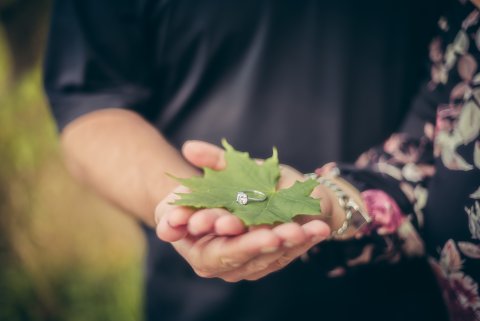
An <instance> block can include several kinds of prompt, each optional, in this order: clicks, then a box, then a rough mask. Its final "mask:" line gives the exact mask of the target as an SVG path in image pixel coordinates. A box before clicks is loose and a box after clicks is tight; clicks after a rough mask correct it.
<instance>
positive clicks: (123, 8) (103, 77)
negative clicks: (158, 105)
mask: <svg viewBox="0 0 480 321" xmlns="http://www.w3.org/2000/svg"><path fill="white" fill-rule="evenodd" d="M137 3H139V1H131V0H119V1H114V0H106V1H95V0H57V1H55V2H54V6H53V13H52V20H51V26H50V33H49V41H48V45H47V51H46V57H45V66H44V88H45V92H46V94H47V97H48V100H49V103H50V106H51V109H52V113H53V116H54V118H55V120H56V122H57V125H58V128H59V130H62V129H63V128H64V127H65V126H66V125H67V124H68V123H69V122H71V121H72V120H74V119H76V118H77V117H79V116H82V115H84V114H86V113H89V112H91V111H95V110H99V109H104V108H112V107H115V108H129V109H132V110H136V111H138V112H139V113H142V112H143V109H144V108H145V104H146V102H147V100H148V99H149V97H150V96H151V90H150V86H149V84H148V80H149V72H148V70H149V66H148V64H149V55H148V48H147V42H146V39H145V34H146V33H145V32H144V30H143V29H144V27H143V26H144V24H143V23H142V22H141V21H142V19H141V7H140V6H139V5H137Z"/></svg>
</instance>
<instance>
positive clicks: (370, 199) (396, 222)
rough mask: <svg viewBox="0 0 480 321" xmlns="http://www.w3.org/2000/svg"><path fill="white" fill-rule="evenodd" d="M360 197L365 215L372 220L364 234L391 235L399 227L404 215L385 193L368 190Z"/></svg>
mask: <svg viewBox="0 0 480 321" xmlns="http://www.w3.org/2000/svg"><path fill="white" fill-rule="evenodd" d="M361 196H362V199H363V201H364V203H365V206H366V210H367V213H368V214H369V215H370V217H371V218H372V223H370V225H368V226H367V227H366V231H365V232H366V233H371V232H373V231H376V232H377V234H380V235H385V234H391V233H393V232H395V231H396V230H397V229H398V228H399V227H400V225H401V224H402V222H403V220H404V219H405V215H404V214H403V213H402V211H401V210H400V208H399V207H398V205H397V203H396V202H395V201H394V200H393V198H391V197H390V196H389V195H388V194H387V193H385V192H384V191H381V190H377V189H370V190H366V191H364V192H362V193H361Z"/></svg>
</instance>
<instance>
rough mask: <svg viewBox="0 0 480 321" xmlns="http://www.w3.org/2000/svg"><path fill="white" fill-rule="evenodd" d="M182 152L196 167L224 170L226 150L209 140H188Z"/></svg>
mask: <svg viewBox="0 0 480 321" xmlns="http://www.w3.org/2000/svg"><path fill="white" fill-rule="evenodd" d="M182 154H183V156H184V157H185V158H186V159H187V161H188V162H190V163H191V164H193V165H194V166H196V167H208V168H211V169H214V170H222V169H224V168H225V166H226V163H225V157H224V155H225V152H224V150H223V149H221V148H220V147H218V146H215V145H213V144H210V143H207V142H203V141H199V140H191V141H187V142H185V144H183V147H182Z"/></svg>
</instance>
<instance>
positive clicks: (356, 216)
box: [307, 171, 372, 240]
mask: <svg viewBox="0 0 480 321" xmlns="http://www.w3.org/2000/svg"><path fill="white" fill-rule="evenodd" d="M335 173H338V171H337V172H335ZM307 177H309V178H315V179H316V180H317V181H318V182H319V183H320V184H321V185H323V186H325V187H327V188H328V189H330V190H331V191H332V192H334V193H335V196H337V200H338V204H339V205H340V207H341V208H342V209H343V210H344V211H345V220H344V221H343V223H342V226H340V227H339V228H338V229H337V230H335V231H332V233H331V235H330V237H331V239H335V240H341V239H345V238H344V237H343V236H344V235H345V233H346V232H347V231H348V230H351V231H352V233H355V232H357V231H358V230H359V229H360V228H362V227H363V226H364V225H365V224H369V223H371V222H372V218H371V217H370V216H369V215H368V214H367V213H365V212H364V211H363V210H362V209H361V208H360V206H359V205H358V204H357V202H355V201H354V200H353V199H352V198H351V197H350V196H349V195H348V194H346V193H345V192H344V191H343V190H342V189H341V188H340V186H338V185H337V184H335V183H334V182H333V181H331V180H330V179H328V178H326V177H319V176H318V175H317V174H307Z"/></svg>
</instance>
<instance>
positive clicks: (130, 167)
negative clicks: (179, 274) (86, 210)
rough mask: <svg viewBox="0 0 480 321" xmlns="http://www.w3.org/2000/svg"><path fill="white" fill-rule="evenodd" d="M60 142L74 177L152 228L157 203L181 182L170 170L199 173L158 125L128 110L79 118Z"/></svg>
mask: <svg viewBox="0 0 480 321" xmlns="http://www.w3.org/2000/svg"><path fill="white" fill-rule="evenodd" d="M61 142H62V148H63V151H64V154H65V159H66V163H67V167H68V168H69V170H70V172H71V173H72V174H73V175H74V176H75V178H77V179H78V180H79V181H81V182H82V183H85V184H87V185H89V186H90V187H92V188H93V189H94V190H96V191H97V192H98V193H99V194H101V195H102V196H103V197H105V198H106V199H108V200H109V201H111V202H112V203H114V204H115V205H117V206H119V207H121V208H122V209H123V210H125V211H127V212H128V213H131V214H132V215H133V216H135V217H136V218H139V219H141V220H142V221H143V222H145V223H146V224H148V225H149V226H151V227H154V226H155V221H154V210H155V206H156V205H157V204H158V203H159V202H160V200H162V199H163V198H164V197H165V196H166V195H167V194H168V193H169V192H171V191H172V190H173V189H174V188H175V187H176V186H177V185H178V183H177V182H175V181H174V180H173V179H171V178H169V177H168V176H167V175H165V173H170V174H173V175H175V176H178V177H190V176H192V175H195V174H198V170H196V169H194V168H193V167H192V166H191V165H189V164H188V163H187V162H186V161H185V160H184V159H183V158H182V156H181V155H180V153H179V152H178V151H177V150H176V149H175V148H174V147H172V146H171V145H170V144H169V143H168V142H167V141H166V139H165V138H164V137H163V136H162V135H161V134H160V133H159V132H158V131H157V130H156V129H155V128H154V127H152V126H151V125H150V124H149V123H147V122H146V121H145V120H144V119H143V118H141V117H140V116H139V115H137V114H136V113H134V112H131V111H128V110H125V109H116V108H111V109H103V110H99V111H95V112H92V113H89V114H87V115H84V116H82V117H79V118H77V119H76V120H74V121H73V122H71V123H70V124H68V125H67V127H66V128H65V129H64V130H63V132H62V135H61Z"/></svg>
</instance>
